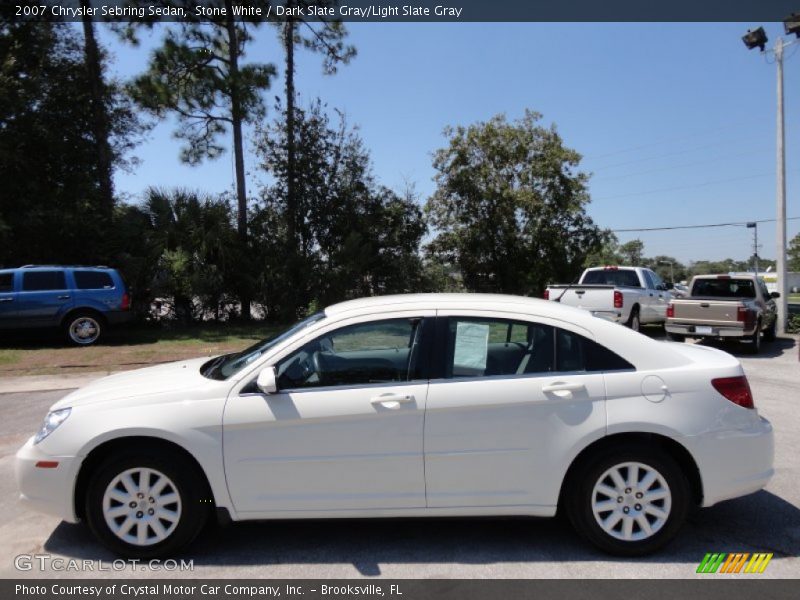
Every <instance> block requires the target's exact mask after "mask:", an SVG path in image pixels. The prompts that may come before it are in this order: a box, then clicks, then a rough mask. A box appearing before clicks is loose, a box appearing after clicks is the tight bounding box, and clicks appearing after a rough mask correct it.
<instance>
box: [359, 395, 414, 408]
mask: <svg viewBox="0 0 800 600" xmlns="http://www.w3.org/2000/svg"><path fill="white" fill-rule="evenodd" d="M369 401H370V403H372V404H375V405H380V406H383V407H384V408H390V409H392V410H397V409H398V408H400V406H401V405H403V404H410V403H411V402H414V396H412V395H410V394H408V395H403V394H382V395H380V396H373V397H372V398H370V399H369Z"/></svg>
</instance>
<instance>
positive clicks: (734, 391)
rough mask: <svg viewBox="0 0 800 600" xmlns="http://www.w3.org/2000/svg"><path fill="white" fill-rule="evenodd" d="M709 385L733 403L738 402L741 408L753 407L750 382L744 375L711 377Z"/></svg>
mask: <svg viewBox="0 0 800 600" xmlns="http://www.w3.org/2000/svg"><path fill="white" fill-rule="evenodd" d="M711 385H713V386H714V389H715V390H717V391H718V392H719V393H720V394H722V395H723V396H725V398H727V399H728V400H730V401H731V402H733V403H734V404H738V405H739V406H741V407H742V408H755V405H754V404H753V394H752V393H751V392H750V384H749V383H748V382H747V377H745V376H744V375H740V376H739V377H720V378H718V379H712V380H711Z"/></svg>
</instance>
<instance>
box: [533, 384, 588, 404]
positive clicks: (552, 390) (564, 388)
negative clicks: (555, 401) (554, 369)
mask: <svg viewBox="0 0 800 600" xmlns="http://www.w3.org/2000/svg"><path fill="white" fill-rule="evenodd" d="M585 389H586V386H585V385H583V384H582V383H566V382H563V381H558V382H556V383H551V384H548V385H543V386H542V392H544V393H545V394H553V395H554V396H557V397H559V398H563V399H564V400H569V399H570V398H572V392H577V391H580V390H585Z"/></svg>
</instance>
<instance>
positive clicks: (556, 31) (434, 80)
mask: <svg viewBox="0 0 800 600" xmlns="http://www.w3.org/2000/svg"><path fill="white" fill-rule="evenodd" d="M751 25H758V24H737V23H680V24H648V23H633V24H603V23H567V24H549V23H445V24H438V23H421V24H408V23H351V24H348V28H349V31H350V42H351V43H352V44H354V45H355V46H356V47H357V49H358V56H357V57H356V59H355V60H354V61H353V62H352V63H351V64H350V65H348V66H344V67H342V68H341V69H340V71H339V73H338V74H337V75H334V76H323V75H322V71H321V63H320V61H319V58H318V57H317V56H314V55H312V54H309V53H307V52H304V51H301V52H300V55H299V57H298V64H297V83H298V93H299V94H300V101H301V102H303V103H307V102H309V101H310V100H311V99H313V98H314V97H316V96H320V97H321V98H323V100H324V101H325V102H326V103H327V104H328V105H329V106H330V107H336V108H338V109H341V110H343V111H345V112H346V114H347V117H348V121H349V122H350V123H352V124H355V125H358V127H359V128H360V132H361V135H362V136H363V138H364V140H365V142H366V145H367V147H368V148H369V149H370V150H371V152H372V158H373V161H374V166H375V173H376V175H377V177H378V179H379V180H380V181H381V182H382V183H383V184H385V185H387V186H390V187H394V188H396V189H398V190H400V189H403V188H404V187H405V185H406V182H411V183H413V184H414V185H415V187H416V190H417V192H418V193H419V194H420V197H421V201H423V202H424V200H425V198H427V197H428V196H429V195H430V193H431V192H432V191H433V189H434V183H433V181H432V177H433V175H434V171H433V168H432V167H431V155H432V152H433V151H434V150H435V149H437V148H439V147H441V146H442V145H443V144H444V137H443V135H442V130H443V128H444V127H445V126H446V125H459V124H469V123H474V122H477V121H482V120H486V119H488V118H490V117H491V116H492V115H495V114H497V113H506V115H507V116H508V117H509V118H516V117H519V116H520V115H521V114H522V113H523V111H524V110H525V109H526V108H531V109H534V110H536V111H538V112H540V113H542V114H543V122H544V123H546V124H549V123H555V124H556V125H557V127H558V129H559V131H560V133H561V135H562V136H563V138H564V140H565V143H566V144H567V145H568V146H570V147H572V148H574V149H576V150H577V151H578V152H580V153H581V154H582V155H583V156H584V160H583V162H582V169H583V170H585V171H587V172H589V173H592V178H591V180H590V192H591V197H592V202H591V204H590V205H589V206H588V212H589V214H590V215H591V216H592V217H593V218H594V219H595V220H596V221H597V223H598V224H600V225H601V226H603V227H608V228H611V229H626V228H634V227H659V226H672V225H686V224H703V223H718V222H728V221H747V220H756V219H770V218H774V217H775V187H776V186H775V119H776V116H775V114H776V113H775V71H776V69H775V65H773V64H769V63H768V62H767V61H766V59H765V58H764V57H762V56H760V55H759V54H758V52H757V51H749V52H748V51H747V50H746V48H745V47H744V45H743V44H742V42H741V35H742V34H743V33H744V31H745V30H746V29H747V27H748V26H751ZM764 26H765V29H766V30H767V34H768V35H769V36H770V37H771V38H772V39H775V38H776V37H777V36H778V35H779V33H781V32H782V26H781V25H780V24H764ZM161 27H164V26H161ZM163 31H164V30H163V29H161V30H159V29H158V28H156V29H155V31H154V32H153V34H152V35H151V36H150V37H149V38H145V40H144V44H143V45H142V46H141V47H140V48H131V47H128V46H122V45H120V44H119V43H118V42H117V40H116V38H115V37H114V36H113V35H111V34H110V32H108V31H101V40H102V41H103V42H104V44H105V46H106V48H107V49H108V50H109V51H110V52H111V55H112V57H113V60H114V62H113V65H112V71H113V72H114V73H115V75H117V76H118V77H120V78H128V77H130V76H132V75H134V74H136V73H137V72H139V71H141V70H142V69H143V68H144V66H145V64H146V61H147V58H148V54H149V52H150V50H151V49H152V47H153V46H154V44H155V43H157V42H158V40H159V39H160V38H161V35H162V34H163ZM256 35H257V40H256V43H255V45H253V46H252V47H251V50H250V55H249V58H250V59H252V60H258V61H266V62H274V63H275V64H276V65H277V66H278V68H279V69H280V67H281V58H282V56H281V51H280V47H279V46H278V44H277V35H276V30H275V28H274V27H272V26H264V27H262V28H261V30H260V31H259V32H258V33H257V34H256ZM798 46H800V45H798ZM796 48H797V47H792V48H789V49H788V50H787V59H786V64H785V75H786V83H785V85H786V120H787V124H786V125H787V129H786V140H787V149H788V151H787V174H788V184H787V190H788V209H787V212H788V215H789V216H790V217H793V216H797V217H800V200H798V198H799V197H800V194H798V189H797V185H798V184H800V176H799V175H800V163H799V162H798V161H797V158H796V157H797V156H798V154H799V153H798V145H799V144H800V120H799V119H798V118H797V117H798V115H800V94H798V93H797V91H798V90H800V53H798V54H797V55H795V54H794V52H795V50H796ZM281 93H282V81H281V80H280V79H279V80H276V82H275V84H274V85H273V89H272V90H271V91H270V92H268V98H271V97H272V96H274V95H276V94H281ZM173 125H174V124H173V123H172V122H169V121H167V122H164V123H162V124H160V125H159V126H158V127H156V128H155V129H154V130H153V131H152V132H151V133H150V135H149V137H148V139H147V141H146V143H144V144H143V145H142V146H140V147H139V148H138V149H137V150H136V152H135V154H136V156H138V157H139V159H140V160H141V163H140V164H139V166H138V167H136V169H135V170H134V171H133V172H132V173H118V174H117V175H116V186H117V189H118V191H119V192H122V193H124V194H125V195H126V196H127V197H128V198H129V199H131V200H132V201H135V200H136V199H137V198H139V197H141V193H142V191H143V190H144V189H145V188H146V187H148V186H149V185H159V186H185V187H192V188H197V189H202V190H206V191H209V192H222V191H225V190H231V189H233V188H232V186H233V168H232V157H231V155H230V153H228V154H226V155H224V156H223V157H222V158H221V159H219V160H217V161H213V162H205V163H203V164H202V165H201V166H198V167H190V166H187V165H182V164H181V163H180V161H179V160H178V147H179V145H178V142H177V141H175V140H174V139H173V138H172V135H171V134H172V130H173ZM248 171H249V173H248V182H249V186H250V187H249V189H250V191H251V192H255V190H256V189H257V186H258V182H259V178H260V177H261V176H260V175H259V173H258V170H257V168H256V162H255V160H254V158H253V157H249V159H248ZM788 231H789V238H791V237H792V236H793V235H795V234H796V233H798V232H799V231H800V220H795V221H790V222H789V229H788ZM619 237H620V240H621V241H623V242H624V241H627V240H630V239H633V238H636V237H639V238H640V239H642V240H643V241H644V242H645V252H646V253H647V254H648V255H655V254H668V255H672V256H676V257H677V258H679V259H681V260H684V261H688V260H693V259H694V260H697V259H704V258H708V259H721V258H725V257H732V258H737V259H743V258H745V257H747V256H749V255H750V252H751V245H752V231H748V230H746V229H744V228H741V227H726V228H716V229H703V230H687V231H670V232H650V233H620V234H619ZM759 243H760V244H762V248H761V256H763V257H765V258H774V256H775V224H774V223H764V224H762V225H760V226H759Z"/></svg>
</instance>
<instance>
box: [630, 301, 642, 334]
mask: <svg viewBox="0 0 800 600" xmlns="http://www.w3.org/2000/svg"><path fill="white" fill-rule="evenodd" d="M627 325H628V327H630V328H631V329H632V330H633V331H639V330H640V329H641V328H642V321H641V317H640V316H639V307H638V306H634V307H633V308H632V309H631V314H630V316H629V317H628V323H627Z"/></svg>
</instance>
